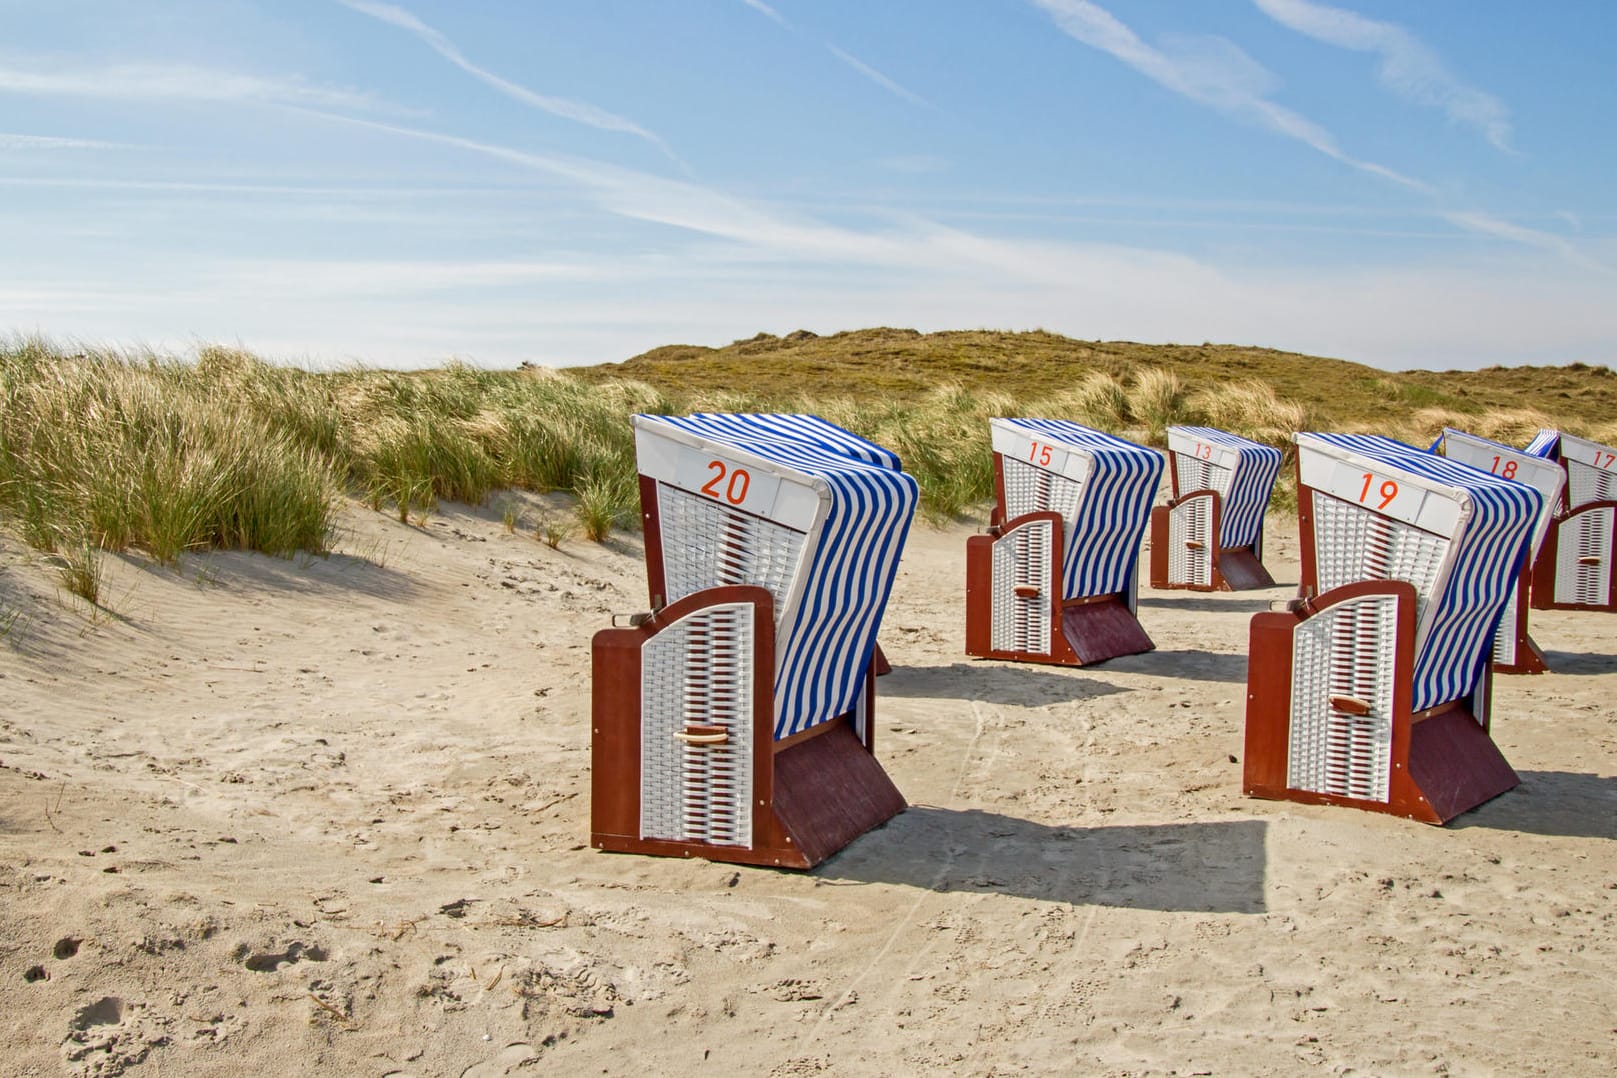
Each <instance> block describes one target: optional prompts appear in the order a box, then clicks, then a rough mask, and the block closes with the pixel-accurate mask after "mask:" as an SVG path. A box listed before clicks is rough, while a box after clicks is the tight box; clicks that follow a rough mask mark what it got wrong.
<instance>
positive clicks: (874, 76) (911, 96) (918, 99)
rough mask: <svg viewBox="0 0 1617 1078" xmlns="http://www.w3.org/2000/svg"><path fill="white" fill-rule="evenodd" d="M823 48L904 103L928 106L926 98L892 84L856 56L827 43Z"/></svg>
mask: <svg viewBox="0 0 1617 1078" xmlns="http://www.w3.org/2000/svg"><path fill="white" fill-rule="evenodd" d="M825 47H826V48H828V49H830V50H831V55H833V56H835V57H836V58H837V59H838V60H841V61H842V62H843V63H845V64H847V65H848V66H849V67H851V68H853V69H854V70H855V71H857V72H859V74H861V75H863V76H864V77H865V78H867V79H869V80H870V81H871V82H874V83H875V84H876V85H877V86H880V87H881V88H882V89H884V90H887V91H888V92H890V93H893V94H896V95H897V96H899V97H902V98H903V99H904V100H905V101H908V102H909V103H910V104H912V105H930V102H928V101H927V100H926V98H924V97H922V96H921V95H920V94H918V93H915V92H914V91H912V90H910V89H908V88H906V87H904V86H900V85H899V84H898V83H896V82H894V81H893V80H892V79H890V78H888V77H887V76H886V75H883V74H882V73H881V72H880V71H877V70H876V69H875V68H873V67H871V66H870V65H869V64H867V63H865V62H864V61H863V60H861V59H859V58H858V57H857V56H853V55H850V54H849V53H846V52H844V51H843V50H841V49H839V48H837V47H836V46H835V45H832V44H831V43H829V42H827V43H826V46H825Z"/></svg>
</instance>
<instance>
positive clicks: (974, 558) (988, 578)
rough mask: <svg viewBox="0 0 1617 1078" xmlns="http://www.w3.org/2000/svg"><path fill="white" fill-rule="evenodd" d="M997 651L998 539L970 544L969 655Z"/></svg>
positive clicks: (974, 540)
mask: <svg viewBox="0 0 1617 1078" xmlns="http://www.w3.org/2000/svg"><path fill="white" fill-rule="evenodd" d="M993 648H994V536H992V535H973V536H971V537H970V538H968V539H967V540H966V654H967V655H977V656H986V655H987V654H988V653H989V652H990V651H992V650H993Z"/></svg>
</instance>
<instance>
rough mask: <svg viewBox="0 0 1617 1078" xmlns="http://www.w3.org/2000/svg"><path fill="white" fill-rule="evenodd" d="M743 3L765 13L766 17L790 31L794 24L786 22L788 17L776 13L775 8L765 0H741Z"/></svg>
mask: <svg viewBox="0 0 1617 1078" xmlns="http://www.w3.org/2000/svg"><path fill="white" fill-rule="evenodd" d="M741 2H742V3H743V4H746V5H747V6H748V7H750V8H752V10H754V11H761V12H763V13H764V14H765V15H767V16H769V17H770V18H771V19H774V20H775V21H776V22H777V23H779V24H780V25H782V26H784V27H785V28H786V29H788V30H790V29H791V28H792V24H791V23H789V22H787V21H786V17H785V16H784V15H782V14H781V13H780V12H778V11H776V10H775V9H774V8H772V7H770V6H769V5H768V4H766V3H764V0H741Z"/></svg>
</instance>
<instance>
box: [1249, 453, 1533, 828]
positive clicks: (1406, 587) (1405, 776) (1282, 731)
mask: <svg viewBox="0 0 1617 1078" xmlns="http://www.w3.org/2000/svg"><path fill="white" fill-rule="evenodd" d="M1313 496H1314V492H1313V490H1312V488H1309V487H1306V486H1303V485H1302V483H1301V481H1300V476H1299V482H1298V485H1297V520H1298V527H1299V529H1300V531H1301V536H1300V539H1301V547H1302V556H1303V562H1302V585H1301V589H1300V591H1301V596H1302V597H1301V598H1300V599H1299V600H1298V601H1297V602H1295V603H1294V604H1292V606H1293V609H1291V610H1287V611H1271V612H1268V613H1261V614H1256V615H1254V616H1253V618H1252V626H1251V637H1250V643H1249V648H1248V652H1247V699H1246V751H1245V755H1244V757H1243V765H1242V767H1243V781H1242V788H1243V790H1244V791H1245V792H1246V793H1247V794H1248V795H1249V796H1251V797H1261V798H1267V799H1270V800H1286V801H1298V802H1302V803H1304V804H1312V805H1349V806H1352V807H1354V808H1361V809H1367V810H1369V811H1372V812H1384V813H1390V814H1392V815H1396V816H1404V817H1407V818H1409V819H1413V820H1420V821H1422V822H1424V823H1432V824H1443V823H1447V822H1448V821H1449V820H1451V819H1453V818H1454V817H1455V816H1458V815H1459V814H1460V813H1462V812H1465V811H1467V810H1469V809H1472V808H1475V807H1476V806H1478V805H1480V804H1482V803H1483V802H1485V801H1488V800H1490V799H1492V798H1494V797H1497V796H1498V795H1500V794H1502V793H1504V792H1505V791H1507V790H1509V789H1512V788H1513V787H1515V786H1516V785H1517V784H1518V783H1519V782H1520V781H1521V780H1520V779H1519V778H1518V777H1517V775H1516V772H1515V771H1514V770H1512V768H1511V766H1510V764H1509V763H1508V762H1506V760H1505V758H1504V755H1503V754H1502V753H1501V752H1500V751H1499V748H1498V746H1496V745H1495V744H1494V742H1493V739H1492V738H1491V737H1489V736H1488V728H1489V724H1490V721H1491V713H1492V697H1493V692H1492V685H1493V665H1492V660H1491V658H1490V659H1489V660H1488V665H1487V667H1486V668H1485V669H1484V670H1483V673H1482V680H1481V682H1480V683H1479V685H1478V688H1477V691H1476V692H1474V693H1473V694H1472V696H1471V697H1470V698H1469V699H1466V700H1454V701H1450V702H1448V703H1445V704H1441V705H1438V706H1436V707H1431V708H1427V709H1425V710H1423V711H1420V712H1412V711H1411V710H1410V704H1411V702H1412V699H1413V677H1414V668H1415V609H1416V597H1415V588H1414V585H1412V584H1408V583H1405V582H1404V581H1401V580H1365V581H1358V582H1356V583H1352V584H1346V585H1343V586H1342V587H1339V588H1333V589H1331V590H1330V591H1328V592H1326V593H1325V594H1323V595H1321V594H1319V573H1318V563H1317V561H1316V557H1315V548H1314V533H1313V528H1312V513H1311V510H1312V506H1313ZM1365 595H1395V596H1396V597H1397V600H1398V626H1397V630H1396V644H1395V646H1394V655H1393V704H1392V716H1391V718H1392V746H1391V764H1392V766H1391V772H1390V782H1389V791H1388V793H1389V799H1388V800H1387V801H1386V802H1381V801H1368V800H1361V799H1358V798H1351V797H1340V796H1336V795H1333V794H1321V793H1315V792H1313V791H1309V790H1295V789H1292V788H1290V787H1288V786H1287V785H1286V770H1287V759H1288V756H1289V753H1290V740H1291V739H1290V733H1291V681H1292V649H1293V647H1294V632H1295V630H1296V627H1297V625H1298V623H1299V622H1301V621H1303V620H1305V619H1307V618H1309V617H1311V616H1313V615H1314V614H1316V613H1318V612H1320V611H1322V610H1325V609H1328V608H1329V607H1332V606H1334V605H1336V604H1337V603H1340V602H1343V601H1345V600H1348V599H1352V598H1356V597H1360V596H1365Z"/></svg>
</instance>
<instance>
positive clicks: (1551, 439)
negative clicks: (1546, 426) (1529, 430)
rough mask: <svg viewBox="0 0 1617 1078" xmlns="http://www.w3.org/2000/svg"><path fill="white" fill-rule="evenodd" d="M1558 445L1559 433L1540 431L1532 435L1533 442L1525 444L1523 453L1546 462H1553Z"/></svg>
mask: <svg viewBox="0 0 1617 1078" xmlns="http://www.w3.org/2000/svg"><path fill="white" fill-rule="evenodd" d="M1560 444H1561V432H1560V431H1558V430H1541V431H1539V432H1538V433H1537V434H1535V435H1533V440H1532V441H1530V442H1528V443H1527V448H1526V449H1525V450H1524V452H1527V453H1531V454H1533V456H1535V457H1544V458H1545V459H1546V460H1554V459H1555V450H1556V447H1557V446H1559V445H1560Z"/></svg>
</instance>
